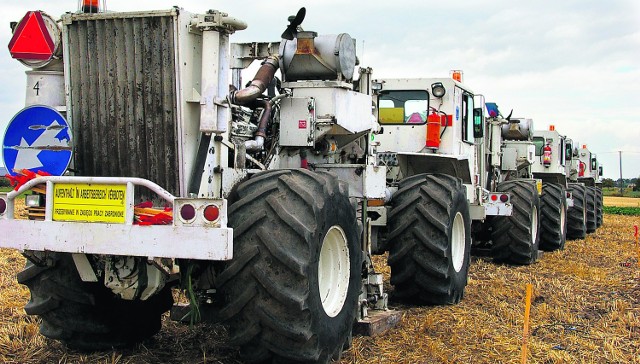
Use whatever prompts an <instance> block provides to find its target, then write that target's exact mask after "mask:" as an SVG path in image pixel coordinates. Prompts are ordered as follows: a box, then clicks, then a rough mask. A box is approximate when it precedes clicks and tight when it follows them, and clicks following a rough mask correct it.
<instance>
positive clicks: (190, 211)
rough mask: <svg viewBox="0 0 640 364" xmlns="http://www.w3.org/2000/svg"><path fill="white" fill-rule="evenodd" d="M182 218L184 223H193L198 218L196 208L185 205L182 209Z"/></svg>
mask: <svg viewBox="0 0 640 364" xmlns="http://www.w3.org/2000/svg"><path fill="white" fill-rule="evenodd" d="M180 218H181V219H182V221H184V222H187V223H188V222H191V221H193V219H195V218H196V208H195V207H194V206H193V205H191V204H185V205H183V206H182V207H181V208H180Z"/></svg>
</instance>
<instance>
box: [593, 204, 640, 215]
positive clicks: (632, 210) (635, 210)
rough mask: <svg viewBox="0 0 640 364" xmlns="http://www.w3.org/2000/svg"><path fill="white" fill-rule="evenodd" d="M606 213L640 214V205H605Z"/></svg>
mask: <svg viewBox="0 0 640 364" xmlns="http://www.w3.org/2000/svg"><path fill="white" fill-rule="evenodd" d="M602 208H603V210H602V211H603V212H604V213H605V214H613V215H628V216H640V207H618V206H603V207H602Z"/></svg>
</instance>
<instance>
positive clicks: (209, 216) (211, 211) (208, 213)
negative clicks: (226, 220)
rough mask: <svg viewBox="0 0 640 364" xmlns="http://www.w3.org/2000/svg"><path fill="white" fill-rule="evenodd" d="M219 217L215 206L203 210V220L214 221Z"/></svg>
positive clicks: (218, 211)
mask: <svg viewBox="0 0 640 364" xmlns="http://www.w3.org/2000/svg"><path fill="white" fill-rule="evenodd" d="M218 217H220V209H218V206H216V205H209V206H207V207H205V208H204V218H205V220H207V221H216V220H218Z"/></svg>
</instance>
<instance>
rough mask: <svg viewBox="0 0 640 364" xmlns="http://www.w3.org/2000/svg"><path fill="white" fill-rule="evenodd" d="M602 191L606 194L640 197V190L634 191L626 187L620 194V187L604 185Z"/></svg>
mask: <svg viewBox="0 0 640 364" xmlns="http://www.w3.org/2000/svg"><path fill="white" fill-rule="evenodd" d="M602 193H603V194H604V195H605V196H615V197H635V198H640V191H633V190H631V189H630V188H625V189H624V190H622V194H620V188H618V187H604V188H602Z"/></svg>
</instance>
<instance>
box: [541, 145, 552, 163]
mask: <svg viewBox="0 0 640 364" xmlns="http://www.w3.org/2000/svg"><path fill="white" fill-rule="evenodd" d="M542 164H544V166H545V167H549V166H550V165H551V146H550V145H549V144H547V145H545V146H544V148H542Z"/></svg>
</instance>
